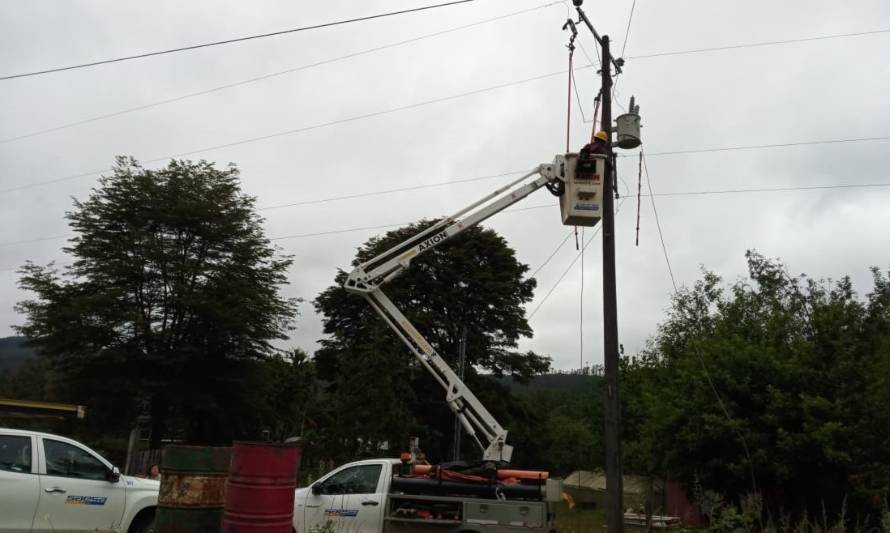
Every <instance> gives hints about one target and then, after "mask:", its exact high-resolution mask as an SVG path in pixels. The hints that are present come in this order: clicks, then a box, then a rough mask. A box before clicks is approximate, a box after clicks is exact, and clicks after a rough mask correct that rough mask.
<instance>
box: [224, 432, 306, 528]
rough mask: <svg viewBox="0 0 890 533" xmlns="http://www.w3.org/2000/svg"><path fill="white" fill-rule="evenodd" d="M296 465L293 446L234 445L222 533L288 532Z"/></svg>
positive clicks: (258, 443) (296, 458)
mask: <svg viewBox="0 0 890 533" xmlns="http://www.w3.org/2000/svg"><path fill="white" fill-rule="evenodd" d="M299 464H300V448H299V447H297V446H296V445H291V444H271V443H265V442H262V443H260V442H236V443H234V445H233V446H232V465H231V468H230V469H229V481H228V483H226V505H225V511H224V514H223V523H222V533H290V532H291V528H292V527H293V525H292V522H293V516H294V487H295V486H296V479H297V473H298V471H299Z"/></svg>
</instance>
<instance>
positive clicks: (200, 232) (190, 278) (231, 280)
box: [17, 158, 297, 444]
mask: <svg viewBox="0 0 890 533" xmlns="http://www.w3.org/2000/svg"><path fill="white" fill-rule="evenodd" d="M66 216H67V218H68V221H69V225H70V227H71V229H72V230H73V232H74V236H73V237H72V238H71V239H70V240H69V245H68V246H67V247H66V248H64V251H65V252H66V253H67V254H69V255H70V256H71V257H72V259H73V263H72V264H71V265H70V266H67V267H65V268H64V269H61V271H60V270H59V269H57V268H54V267H52V266H47V267H42V266H38V265H35V264H32V263H30V262H29V263H28V264H26V265H25V266H24V267H22V269H21V273H22V277H21V278H20V281H19V284H20V287H21V288H22V289H25V290H28V291H31V292H33V293H34V294H35V295H36V297H35V298H33V299H30V300H25V301H22V302H20V303H19V304H18V306H17V308H18V310H19V312H21V313H22V314H24V316H25V318H26V321H25V323H24V325H22V326H20V327H18V328H17V329H18V331H19V332H20V333H21V334H23V335H25V336H27V337H28V338H29V339H30V341H31V343H32V344H33V345H34V346H35V347H36V348H37V349H38V350H39V351H40V353H41V354H43V356H45V357H47V358H48V360H49V361H50V362H51V364H52V366H53V368H54V369H55V370H56V372H57V373H58V374H59V375H60V376H62V377H63V378H64V380H65V383H66V384H67V385H68V391H69V394H70V395H71V396H72V398H71V399H73V400H76V401H78V402H79V403H86V404H88V405H90V406H92V407H93V408H94V409H93V413H94V414H97V413H104V415H105V417H106V422H107V424H108V427H111V428H126V427H128V425H129V421H130V420H132V417H133V416H134V415H135V414H136V412H137V411H138V410H139V409H140V405H142V403H143V402H146V403H147V404H148V405H149V406H150V414H151V419H152V437H153V439H154V440H155V444H157V441H158V439H159V438H161V437H162V436H164V433H165V431H166V428H165V426H166V423H167V422H168V421H171V420H175V421H179V425H180V427H178V428H175V429H178V430H180V431H182V432H184V434H185V436H186V438H187V439H188V440H190V441H193V442H217V441H221V440H225V439H227V438H230V437H231V436H232V435H233V434H236V433H238V432H242V431H249V430H250V429H251V428H248V427H247V426H246V425H244V424H247V425H249V422H248V421H247V420H249V419H245V420H244V421H239V422H238V424H242V425H241V426H239V425H238V424H236V423H235V422H236V420H238V419H237V418H236V416H238V415H241V414H247V413H249V412H250V408H251V406H254V405H258V404H260V403H261V402H262V398H256V397H251V396H252V395H254V396H255V393H254V392H253V390H254V385H255V384H256V383H257V380H258V379H260V378H259V376H258V368H259V367H258V365H257V364H255V363H256V361H257V360H259V359H262V358H264V357H266V356H268V355H269V354H272V353H274V352H275V350H274V348H273V346H272V344H271V343H272V342H273V341H275V340H278V339H285V338H287V336H286V333H287V331H288V329H289V328H290V327H291V324H292V320H293V318H294V317H295V315H296V305H297V301H295V300H293V299H287V298H284V297H283V296H282V295H281V293H280V288H281V286H282V285H284V284H286V283H287V278H286V271H287V269H288V267H289V266H290V265H291V263H292V258H291V257H288V256H281V255H279V253H278V252H277V251H276V250H275V249H274V248H273V247H272V246H271V245H270V243H269V240H268V239H267V238H266V237H265V236H264V235H263V230H262V227H261V222H262V220H261V219H260V218H259V217H258V216H257V215H256V213H255V210H254V198H252V197H250V196H247V195H245V194H244V193H243V192H242V191H241V188H240V185H239V172H238V169H237V168H235V167H234V166H229V167H228V168H226V169H217V168H215V167H214V166H213V164H211V163H207V162H205V161H200V162H191V161H176V160H174V161H171V162H170V163H169V165H168V166H167V167H165V168H161V169H158V170H149V169H145V168H142V167H141V166H139V164H138V163H137V162H136V161H135V160H133V159H127V158H118V160H117V165H116V166H115V168H114V170H113V173H112V174H111V175H110V176H106V177H103V178H101V179H100V186H99V187H98V188H96V189H93V191H92V192H91V194H90V195H89V198H87V199H86V200H84V201H77V200H75V202H74V209H73V210H72V211H70V212H68V213H67V214H66ZM94 419H95V417H94ZM171 429H173V428H171Z"/></svg>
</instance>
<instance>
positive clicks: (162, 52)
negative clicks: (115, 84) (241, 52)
mask: <svg viewBox="0 0 890 533" xmlns="http://www.w3.org/2000/svg"><path fill="white" fill-rule="evenodd" d="M473 1H474V0H454V1H452V2H446V3H443V4H434V5H429V6H422V7H415V8H411V9H402V10H400V11H389V12H387V13H378V14H376V15H368V16H365V17H356V18H351V19H344V20H337V21H334V22H325V23H322V24H315V25H312V26H302V27H300V28H291V29H288V30H280V31H274V32H270V33H261V34H257V35H248V36H245V37H236V38H233V39H225V40H223V41H214V42H210V43H202V44H193V45H189V46H181V47H179V48H169V49H167V50H158V51H155V52H144V53H141V54H135V55H131V56H124V57H117V58H114V59H102V60H99V61H91V62H89V63H80V64H77V65H69V66H66V67H55V68H48V69H44V70H36V71H33V72H23V73H20V74H9V75H6V76H0V81H4V80H12V79H16V78H26V77H30V76H40V75H43V74H50V73H53V72H63V71H67V70H75V69H82V68H87V67H95V66H97V65H107V64H109V63H120V62H122V61H130V60H133V59H143V58H146V57H153V56H159V55H166V54H173V53H177V52H186V51H190V50H197V49H199V48H208V47H211V46H219V45H223V44H232V43H239V42H244V41H251V40H254V39H263V38H266V37H275V36H278V35H285V34H289V33H298V32H302V31H307V30H317V29H321V28H329V27H331V26H340V25H343V24H350V23H353V22H363V21H367V20H373V19H379V18H384V17H392V16H395V15H403V14H406V13H416V12H418V11H426V10H429V9H436V8H440V7H448V6H453V5H456V4H465V3H468V2H473Z"/></svg>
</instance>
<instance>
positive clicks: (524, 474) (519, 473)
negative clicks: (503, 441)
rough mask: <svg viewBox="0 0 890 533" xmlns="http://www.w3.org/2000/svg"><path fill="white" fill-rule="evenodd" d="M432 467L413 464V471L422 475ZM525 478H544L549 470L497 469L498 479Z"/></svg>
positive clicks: (547, 475)
mask: <svg viewBox="0 0 890 533" xmlns="http://www.w3.org/2000/svg"><path fill="white" fill-rule="evenodd" d="M432 469H433V465H414V473H416V474H420V475H424V474H429V473H430V471H431V470H432ZM511 477H512V478H516V479H527V480H545V479H548V478H549V477H550V472H543V471H537V470H510V469H506V468H505V469H503V470H498V479H508V478H511Z"/></svg>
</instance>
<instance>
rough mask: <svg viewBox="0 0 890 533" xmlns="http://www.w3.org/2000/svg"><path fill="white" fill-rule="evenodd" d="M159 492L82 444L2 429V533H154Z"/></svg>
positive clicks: (151, 483)
mask: <svg viewBox="0 0 890 533" xmlns="http://www.w3.org/2000/svg"><path fill="white" fill-rule="evenodd" d="M159 488H160V482H158V481H152V480H148V479H140V478H135V477H130V476H123V475H121V473H120V471H119V470H118V469H117V468H116V467H114V466H112V464H111V463H109V462H108V461H106V460H105V458H103V457H102V456H101V455H99V454H98V453H96V452H94V451H93V450H91V449H89V448H87V447H86V446H84V445H83V444H80V443H79V442H76V441H73V440H71V439H66V438H65V437H59V436H57V435H50V434H47V433H37V432H33V431H22V430H16V429H4V428H0V533H11V532H14V533H26V532H29V533H30V532H35V533H37V532H50V531H52V532H61V531H64V532H87V531H89V532H99V531H101V532H115V533H118V532H121V533H146V532H150V531H152V530H153V528H154V511H155V507H156V506H157V503H158V490H159Z"/></svg>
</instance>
